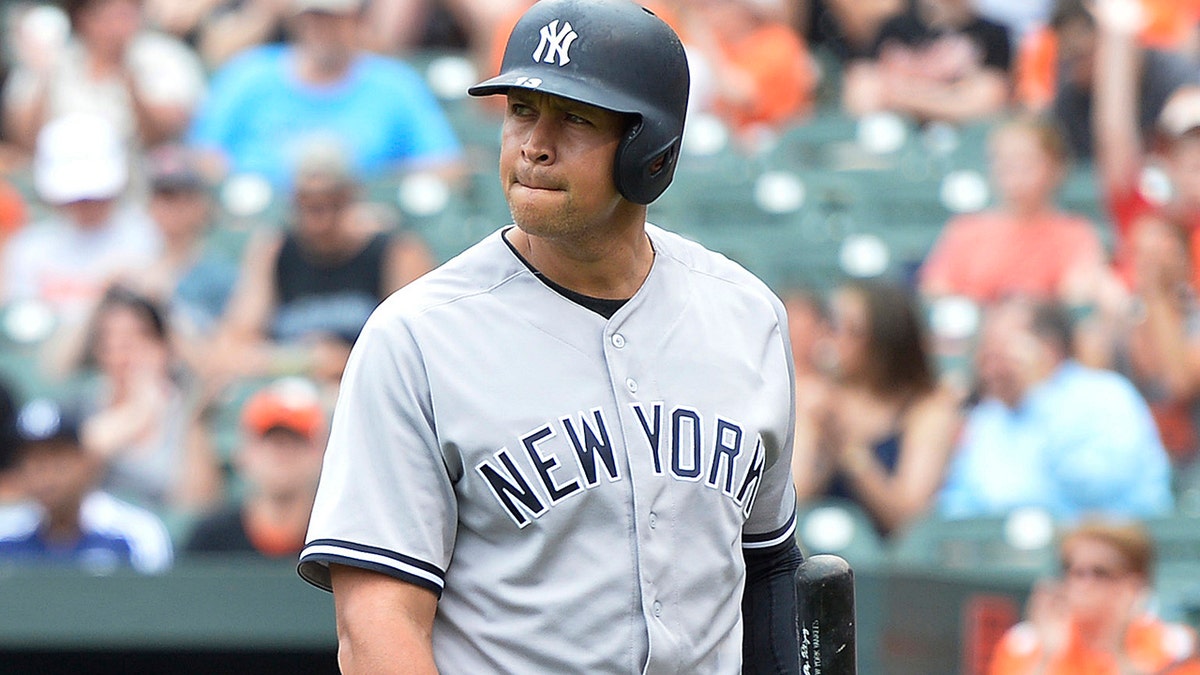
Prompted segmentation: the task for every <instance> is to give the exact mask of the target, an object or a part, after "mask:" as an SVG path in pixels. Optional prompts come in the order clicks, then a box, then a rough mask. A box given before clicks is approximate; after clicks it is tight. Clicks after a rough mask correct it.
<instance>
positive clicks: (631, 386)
mask: <svg viewBox="0 0 1200 675" xmlns="http://www.w3.org/2000/svg"><path fill="white" fill-rule="evenodd" d="M625 388H626V389H628V390H629V393H631V394H632V393H636V392H637V380H635V379H633V378H632V377H631V378H629V379H627V380H625Z"/></svg>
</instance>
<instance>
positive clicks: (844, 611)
mask: <svg viewBox="0 0 1200 675" xmlns="http://www.w3.org/2000/svg"><path fill="white" fill-rule="evenodd" d="M796 598H797V600H798V604H799V607H798V611H797V620H798V626H797V628H798V632H799V638H800V673H801V675H856V674H857V672H858V663H857V656H856V654H855V628H856V627H855V617H854V570H852V569H851V568H850V565H849V564H848V563H847V562H846V561H845V560H843V559H842V558H840V557H838V556H836V555H828V554H822V555H814V556H812V557H810V558H808V559H807V560H805V561H804V562H802V563H801V564H800V569H798V570H796Z"/></svg>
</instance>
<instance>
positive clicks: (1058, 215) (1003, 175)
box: [920, 116, 1106, 303]
mask: <svg viewBox="0 0 1200 675" xmlns="http://www.w3.org/2000/svg"><path fill="white" fill-rule="evenodd" d="M989 150H990V158H991V166H990V171H991V181H992V185H993V186H994V188H995V191H996V194H997V198H998V204H997V205H996V206H995V207H994V208H992V209H990V210H987V211H983V212H981V213H973V214H967V215H961V216H957V217H955V218H953V219H952V220H951V221H950V222H949V223H948V224H947V225H946V228H945V230H944V231H943V232H942V234H941V237H940V238H939V239H938V242H937V243H936V244H935V245H934V248H933V250H932V251H931V252H930V253H929V255H928V256H927V258H926V260H925V263H924V265H923V266H922V267H921V271H920V287H921V292H922V294H924V295H926V296H941V295H963V296H967V297H969V298H971V299H972V300H974V301H976V302H979V303H989V302H993V301H995V300H998V299H1000V298H1002V297H1004V296H1008V295H1017V294H1020V295H1029V296H1033V297H1037V298H1042V299H1054V300H1068V299H1075V298H1073V297H1071V296H1072V295H1073V294H1074V293H1076V287H1077V286H1081V285H1083V282H1084V281H1085V280H1086V281H1091V280H1094V279H1095V278H1097V276H1098V275H1102V274H1104V269H1105V264H1106V263H1105V254H1104V249H1103V246H1102V245H1101V243H1100V239H1099V237H1098V236H1097V234H1096V227H1095V226H1094V225H1093V224H1092V223H1091V222H1089V221H1088V220H1087V219H1086V218H1084V217H1083V216H1079V215H1075V214H1071V213H1066V212H1064V211H1061V210H1060V209H1059V208H1058V207H1057V206H1056V205H1055V203H1054V200H1055V193H1056V192H1057V190H1058V187H1059V185H1060V184H1061V182H1062V179H1063V176H1064V174H1065V172H1066V170H1067V163H1068V161H1069V159H1068V153H1067V147H1066V141H1065V140H1064V139H1063V136H1062V134H1061V133H1060V131H1059V130H1058V127H1057V125H1055V124H1054V122H1053V121H1051V120H1049V119H1046V118H1044V117H1036V116H1018V117H1014V118H1011V119H1009V120H1008V121H1006V122H1004V123H1002V124H1000V125H999V126H997V127H996V129H995V130H994V131H993V132H992V135H991V138H990V144H989Z"/></svg>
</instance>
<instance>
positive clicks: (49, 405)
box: [0, 399, 173, 574]
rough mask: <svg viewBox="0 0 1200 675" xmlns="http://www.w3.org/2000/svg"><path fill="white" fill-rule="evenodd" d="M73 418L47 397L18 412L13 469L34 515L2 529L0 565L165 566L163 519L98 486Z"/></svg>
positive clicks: (154, 569) (93, 461)
mask: <svg viewBox="0 0 1200 675" xmlns="http://www.w3.org/2000/svg"><path fill="white" fill-rule="evenodd" d="M79 422H80V418H79V416H78V415H77V414H75V413H74V411H72V410H71V409H70V408H69V407H66V406H64V405H62V404H60V403H58V402H55V401H52V400H48V399H37V400H34V401H31V402H30V403H28V404H26V405H25V406H24V407H23V408H22V409H21V411H20V413H19V415H18V416H17V430H18V436H19V438H20V448H21V449H20V453H19V459H18V461H17V471H18V475H19V477H20V481H21V483H22V487H23V489H24V492H25V494H26V495H27V496H28V498H29V500H30V501H31V502H32V503H33V504H34V505H35V506H36V507H37V509H38V514H39V515H38V517H37V518H33V519H28V520H26V521H25V522H24V523H23V525H22V526H21V527H13V528H10V529H9V530H8V531H7V532H3V533H0V564H17V565H58V566H71V567H77V568H81V569H84V570H86V571H88V572H91V573H109V572H112V571H114V570H116V569H119V568H121V567H132V568H133V569H134V570H136V571H138V572H142V573H146V574H153V573H158V572H162V571H165V570H166V569H167V568H169V567H170V566H171V563H172V555H173V554H172V547H171V540H170V537H169V535H168V533H167V530H166V528H165V527H164V525H163V523H162V521H160V520H159V519H158V518H157V517H156V516H154V515H153V514H152V513H150V512H148V511H145V510H143V509H140V508H138V507H135V506H133V505H131V504H128V503H125V502H122V501H120V500H118V499H116V498H114V497H113V496H111V495H109V494H107V493H104V492H101V491H99V490H98V489H97V487H96V485H97V483H98V481H99V478H100V474H101V463H100V462H99V461H98V459H97V458H96V457H95V456H93V455H92V454H91V453H88V452H86V451H85V450H84V448H83V445H82V443H81V441H80V436H79V433H80V429H79Z"/></svg>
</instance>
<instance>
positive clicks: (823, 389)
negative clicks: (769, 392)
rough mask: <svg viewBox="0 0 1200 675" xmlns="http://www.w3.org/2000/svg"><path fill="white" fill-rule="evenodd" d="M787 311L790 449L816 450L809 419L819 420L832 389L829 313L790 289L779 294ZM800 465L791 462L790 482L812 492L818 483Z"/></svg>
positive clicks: (807, 294) (808, 294)
mask: <svg viewBox="0 0 1200 675" xmlns="http://www.w3.org/2000/svg"><path fill="white" fill-rule="evenodd" d="M780 298H781V299H782V300H783V306H784V308H785V309H786V310H787V318H788V335H789V336H790V337H791V344H792V367H793V369H794V371H795V377H796V435H795V438H794V439H793V447H797V448H815V447H816V445H817V442H818V440H819V434H820V429H818V428H817V427H818V425H817V424H812V423H809V421H810V420H817V419H819V418H820V413H821V411H823V410H825V408H826V407H827V406H828V404H829V395H830V392H831V391H832V389H833V377H832V371H833V364H832V363H831V361H832V360H833V354H832V349H831V347H832V345H831V338H832V335H831V326H830V321H829V310H828V308H827V307H826V306H825V302H824V300H823V299H822V298H821V297H820V296H819V295H817V294H816V293H815V292H813V291H810V290H807V289H800V288H796V289H789V290H787V291H784V292H783V293H781V294H780ZM807 469H808V467H806V466H801V463H800V462H793V463H792V473H793V480H794V482H795V483H796V486H797V490H798V491H799V492H805V491H811V490H812V489H811V488H809V487H808V484H809V482H810V481H815V480H817V477H816V476H812V475H811V474H810V473H809V472H808V471H807Z"/></svg>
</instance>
